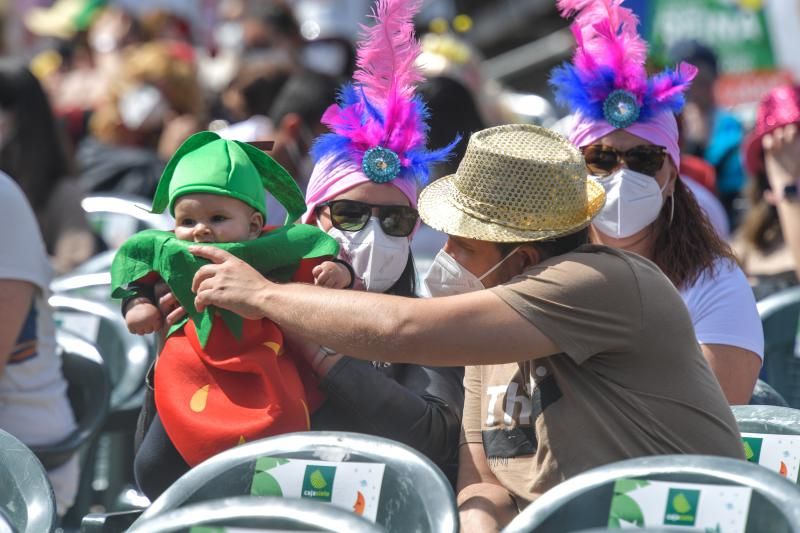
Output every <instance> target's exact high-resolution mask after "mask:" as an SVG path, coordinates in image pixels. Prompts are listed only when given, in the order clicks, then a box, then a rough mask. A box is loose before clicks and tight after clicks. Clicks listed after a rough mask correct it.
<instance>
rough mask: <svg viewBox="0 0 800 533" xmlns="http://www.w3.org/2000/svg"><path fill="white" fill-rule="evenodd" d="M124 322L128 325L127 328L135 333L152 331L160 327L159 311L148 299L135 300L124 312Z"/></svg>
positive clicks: (140, 333)
mask: <svg viewBox="0 0 800 533" xmlns="http://www.w3.org/2000/svg"><path fill="white" fill-rule="evenodd" d="M125 323H126V324H127V325H128V330H129V331H130V332H131V333H135V334H136V335H146V334H148V333H154V332H156V331H159V330H160V329H161V324H162V315H161V311H159V310H158V307H156V306H155V305H153V303H152V302H150V301H149V300H146V299H142V300H141V301H138V302H136V301H135V302H133V304H132V305H131V306H129V307H128V312H127V313H125Z"/></svg>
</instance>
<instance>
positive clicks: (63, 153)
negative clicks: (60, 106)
mask: <svg viewBox="0 0 800 533" xmlns="http://www.w3.org/2000/svg"><path fill="white" fill-rule="evenodd" d="M0 108H2V110H3V111H5V112H6V113H9V114H10V118H11V129H10V131H9V132H7V134H8V138H7V139H3V141H2V148H0V169H2V170H3V171H4V172H6V173H7V174H9V175H10V176H11V177H12V178H13V179H14V180H15V181H16V182H17V183H18V184H19V186H20V187H21V188H22V190H23V191H24V192H25V195H26V196H27V197H28V201H29V202H30V204H31V206H32V207H33V210H34V211H39V210H40V209H42V208H44V206H45V204H46V203H47V200H48V198H49V196H50V193H51V192H52V191H53V189H54V188H55V186H56V184H57V183H58V182H59V180H61V179H62V178H64V177H66V176H68V175H69V174H70V173H71V172H70V171H71V169H70V161H69V157H68V155H67V149H66V145H65V141H64V137H63V132H62V131H61V128H60V124H58V123H57V122H56V119H55V117H54V115H53V111H52V109H51V107H50V102H49V101H48V99H47V96H46V95H45V93H44V90H43V89H42V86H41V85H40V84H39V81H38V80H37V79H36V78H35V77H34V75H33V74H31V72H30V71H29V70H28V68H27V67H26V66H25V65H24V64H23V63H21V62H19V61H17V60H14V59H11V58H0Z"/></svg>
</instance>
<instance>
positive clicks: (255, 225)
mask: <svg viewBox="0 0 800 533" xmlns="http://www.w3.org/2000/svg"><path fill="white" fill-rule="evenodd" d="M249 229H250V235H252V236H254V237H258V236H259V235H261V230H262V229H264V217H263V216H262V215H261V213H259V212H258V211H253V214H252V215H250V228H249Z"/></svg>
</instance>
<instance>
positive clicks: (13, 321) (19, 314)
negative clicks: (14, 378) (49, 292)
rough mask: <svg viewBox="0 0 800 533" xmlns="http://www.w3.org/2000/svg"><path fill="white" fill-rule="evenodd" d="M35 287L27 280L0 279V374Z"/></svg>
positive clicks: (28, 308) (16, 336)
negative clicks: (0, 317)
mask: <svg viewBox="0 0 800 533" xmlns="http://www.w3.org/2000/svg"><path fill="white" fill-rule="evenodd" d="M35 291H36V287H35V286H34V285H33V284H32V283H28V282H27V281H19V280H11V279H3V280H0V316H2V317H3V319H2V320H0V376H2V375H3V374H4V373H5V371H6V364H7V363H8V360H9V358H10V357H11V351H12V350H13V349H14V346H15V345H16V344H17V339H19V333H20V331H21V330H22V325H23V324H24V323H25V319H26V318H27V317H28V313H29V312H30V309H31V303H32V302H33V296H34V293H35Z"/></svg>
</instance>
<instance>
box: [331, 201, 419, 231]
mask: <svg viewBox="0 0 800 533" xmlns="http://www.w3.org/2000/svg"><path fill="white" fill-rule="evenodd" d="M318 207H320V208H322V207H327V208H329V209H330V215H331V223H332V224H333V227H334V228H336V229H340V230H342V231H361V230H362V229H364V226H366V225H367V222H369V219H370V217H372V214H373V212H375V213H376V215H375V216H376V217H377V219H378V222H379V223H380V225H381V229H382V230H383V232H384V233H385V234H386V235H389V236H391V237H408V236H409V235H411V232H412V231H414V227H416V225H417V220H419V213H417V210H416V209H414V208H412V207H408V206H405V205H373V204H366V203H364V202H357V201H355V200H332V201H330V202H322V203H321V204H319V206H318Z"/></svg>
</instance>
